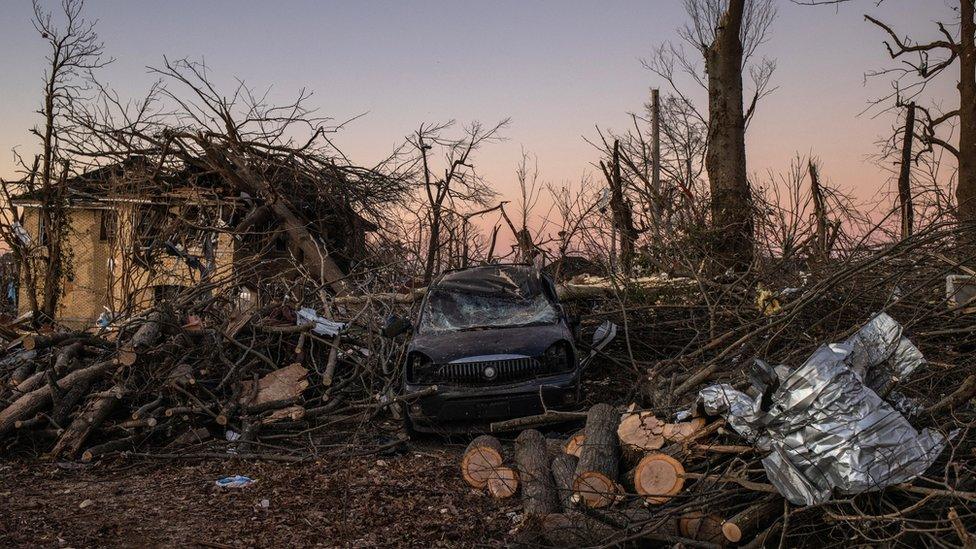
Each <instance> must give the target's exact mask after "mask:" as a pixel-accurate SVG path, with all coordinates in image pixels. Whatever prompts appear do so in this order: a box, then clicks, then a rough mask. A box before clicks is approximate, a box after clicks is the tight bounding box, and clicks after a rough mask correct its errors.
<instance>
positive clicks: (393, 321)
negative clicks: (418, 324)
mask: <svg viewBox="0 0 976 549" xmlns="http://www.w3.org/2000/svg"><path fill="white" fill-rule="evenodd" d="M412 329H413V324H411V323H410V321H409V320H407V319H405V318H403V317H402V316H397V315H390V316H388V317H386V321H385V322H383V327H382V328H380V334H381V335H382V336H383V337H388V338H394V337H397V336H399V335H403V334H405V333H407V332H409V331H410V330H412Z"/></svg>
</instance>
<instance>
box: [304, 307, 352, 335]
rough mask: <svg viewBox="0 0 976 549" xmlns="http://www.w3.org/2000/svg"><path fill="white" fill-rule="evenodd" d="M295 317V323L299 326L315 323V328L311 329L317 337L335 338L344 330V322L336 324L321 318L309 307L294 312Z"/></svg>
mask: <svg viewBox="0 0 976 549" xmlns="http://www.w3.org/2000/svg"><path fill="white" fill-rule="evenodd" d="M295 316H296V317H297V320H296V322H297V324H298V325H299V326H301V325H303V324H308V323H310V322H312V323H315V326H313V327H312V331H313V332H315V333H317V334H319V335H324V336H329V337H335V336H337V335H339V334H340V333H341V332H342V331H343V330H345V329H346V324H345V323H344V322H336V321H334V320H329V319H328V318H325V317H323V316H319V314H318V313H316V312H315V309H312V308H311V307H303V308H301V309H299V310H298V311H296V313H295Z"/></svg>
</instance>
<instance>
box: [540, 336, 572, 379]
mask: <svg viewBox="0 0 976 549" xmlns="http://www.w3.org/2000/svg"><path fill="white" fill-rule="evenodd" d="M546 362H547V363H548V364H549V368H550V369H551V371H553V372H565V371H568V370H572V369H573V366H574V365H573V353H572V351H571V350H570V348H569V345H568V344H567V343H566V342H565V341H560V342H558V343H555V344H553V345H552V346H550V347H549V348H548V349H546Z"/></svg>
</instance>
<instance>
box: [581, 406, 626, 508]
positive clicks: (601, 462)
mask: <svg viewBox="0 0 976 549" xmlns="http://www.w3.org/2000/svg"><path fill="white" fill-rule="evenodd" d="M619 419H620V415H619V414H618V413H617V412H615V411H614V409H613V407H612V406H610V405H609V404H596V405H594V406H593V407H592V408H590V411H589V412H588V413H587V415H586V429H585V431H584V435H585V437H586V439H585V440H584V442H583V446H582V450H581V451H580V458H579V463H578V464H577V465H576V478H575V479H574V480H573V492H574V493H575V494H577V495H579V496H580V498H581V499H582V501H583V502H584V503H585V504H586V505H587V506H589V507H597V508H599V507H606V506H607V505H610V504H611V503H613V502H614V500H615V499H616V497H617V494H618V488H617V486H618V485H617V474H618V471H617V468H618V466H619V456H618V447H617V426H618V424H619Z"/></svg>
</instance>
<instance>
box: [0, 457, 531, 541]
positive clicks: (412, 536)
mask: <svg viewBox="0 0 976 549" xmlns="http://www.w3.org/2000/svg"><path fill="white" fill-rule="evenodd" d="M460 451H461V448H459V447H455V446H450V447H444V446H443V445H440V444H434V443H430V442H421V443H419V444H416V445H411V447H410V449H409V451H408V452H406V453H405V454H402V455H398V456H376V455H373V456H366V457H357V458H344V459H341V460H331V459H322V460H320V461H315V462H308V463H302V464H298V465H294V464H284V463H269V462H263V463H254V462H234V461H226V462H216V461H206V462H195V463H194V462H188V461H159V460H151V461H150V460H146V459H142V458H140V459H138V460H135V459H128V460H115V461H112V462H109V463H99V464H95V465H90V466H83V467H82V466H78V465H74V464H55V463H44V462H38V461H34V462H29V463H28V462H7V463H3V464H2V465H0V546H2V547H96V546H97V547H147V546H150V547H394V546H395V547H456V546H467V547H470V546H491V545H501V544H503V543H504V541H505V540H506V539H509V538H511V534H510V531H512V530H513V529H514V528H515V526H516V524H515V522H516V521H517V520H518V517H517V515H516V514H515V513H516V512H517V511H519V510H520V505H519V502H518V501H517V499H513V500H501V501H499V500H493V499H492V498H490V497H488V496H486V495H484V494H482V493H479V492H477V491H475V490H472V489H471V488H469V487H468V486H467V485H466V484H464V482H463V481H462V480H461V477H460V473H459V470H458V467H457V463H458V455H459V453H460ZM230 475H245V476H248V477H251V478H253V479H256V480H257V482H256V483H254V484H252V485H250V486H247V487H244V488H236V489H231V488H218V487H216V486H215V485H214V481H215V480H217V479H219V478H221V477H224V476H230ZM263 500H266V501H263ZM265 505H266V507H265Z"/></svg>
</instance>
